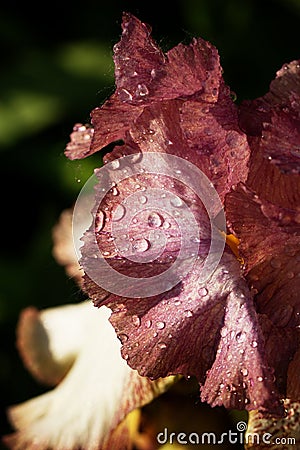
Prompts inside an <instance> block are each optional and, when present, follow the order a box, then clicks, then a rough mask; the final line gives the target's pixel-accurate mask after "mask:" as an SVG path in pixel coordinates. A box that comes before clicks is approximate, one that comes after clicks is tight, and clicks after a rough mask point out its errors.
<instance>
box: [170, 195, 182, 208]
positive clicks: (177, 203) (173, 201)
mask: <svg viewBox="0 0 300 450" xmlns="http://www.w3.org/2000/svg"><path fill="white" fill-rule="evenodd" d="M170 203H171V205H172V206H175V208H180V206H182V205H183V201H182V200H181V198H180V197H177V196H176V197H173V198H171V200H170Z"/></svg>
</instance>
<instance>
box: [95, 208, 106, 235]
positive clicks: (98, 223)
mask: <svg viewBox="0 0 300 450" xmlns="http://www.w3.org/2000/svg"><path fill="white" fill-rule="evenodd" d="M104 219H105V215H104V212H103V211H97V213H96V217H95V232H96V233H99V231H101V230H102V228H103V225H104Z"/></svg>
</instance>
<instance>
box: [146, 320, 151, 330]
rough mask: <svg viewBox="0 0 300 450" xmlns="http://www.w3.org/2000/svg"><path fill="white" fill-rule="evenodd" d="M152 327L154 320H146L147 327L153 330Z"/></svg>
mask: <svg viewBox="0 0 300 450" xmlns="http://www.w3.org/2000/svg"><path fill="white" fill-rule="evenodd" d="M151 325H152V320H146V322H145V327H146V328H151Z"/></svg>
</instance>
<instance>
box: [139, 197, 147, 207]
mask: <svg viewBox="0 0 300 450" xmlns="http://www.w3.org/2000/svg"><path fill="white" fill-rule="evenodd" d="M139 200H140V203H141V204H142V205H145V203H147V201H148V199H147V197H146V196H145V195H141V196H140V199H139Z"/></svg>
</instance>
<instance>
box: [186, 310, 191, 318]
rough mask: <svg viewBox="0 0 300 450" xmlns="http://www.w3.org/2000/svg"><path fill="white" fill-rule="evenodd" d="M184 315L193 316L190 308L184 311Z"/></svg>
mask: <svg viewBox="0 0 300 450" xmlns="http://www.w3.org/2000/svg"><path fill="white" fill-rule="evenodd" d="M185 316H186V317H193V312H192V311H190V310H187V311H185Z"/></svg>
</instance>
